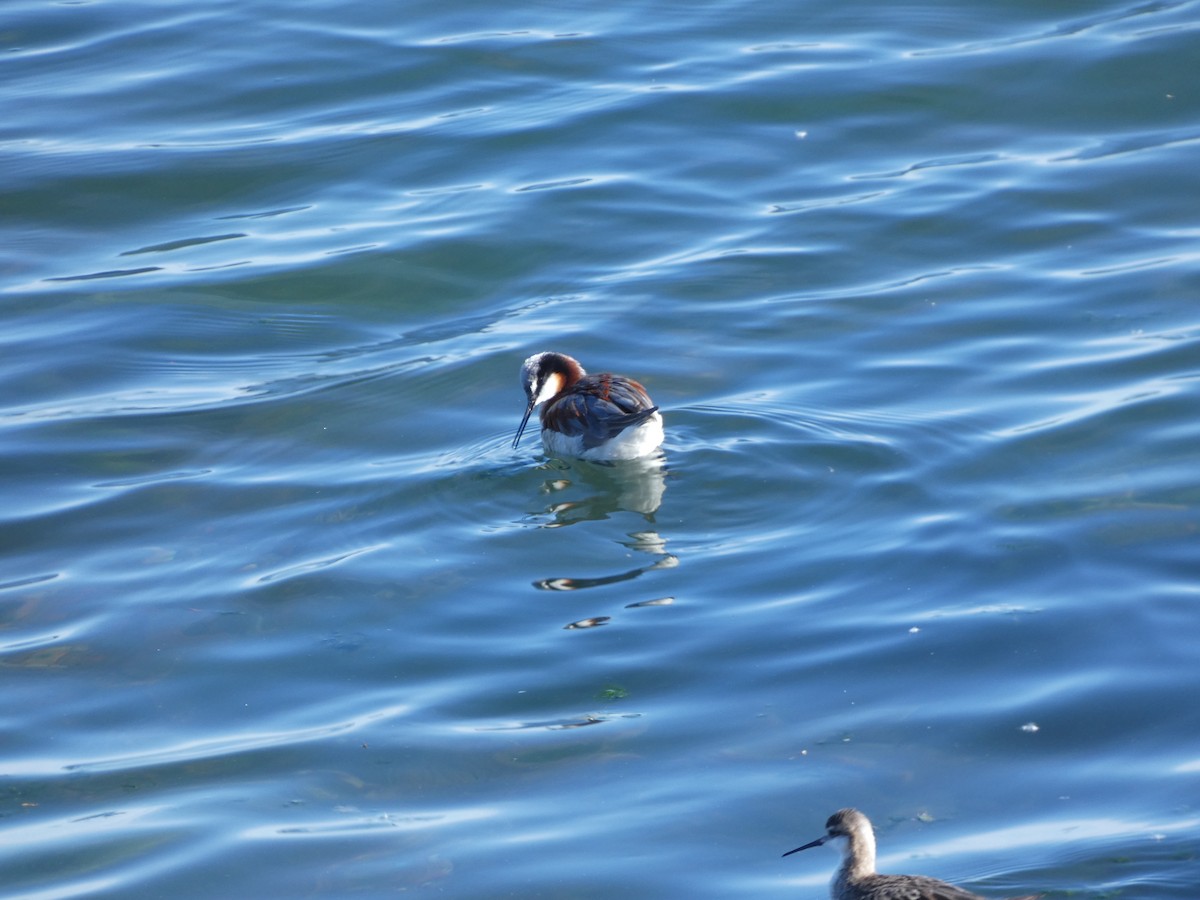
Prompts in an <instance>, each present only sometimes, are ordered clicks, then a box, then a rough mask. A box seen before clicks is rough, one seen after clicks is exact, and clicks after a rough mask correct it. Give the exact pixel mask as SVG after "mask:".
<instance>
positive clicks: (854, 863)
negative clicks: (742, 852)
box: [783, 809, 1041, 900]
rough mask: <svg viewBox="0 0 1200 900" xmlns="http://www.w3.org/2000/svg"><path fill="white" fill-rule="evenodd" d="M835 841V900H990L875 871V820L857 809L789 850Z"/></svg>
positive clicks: (1034, 899) (932, 881)
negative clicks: (838, 859) (837, 856)
mask: <svg viewBox="0 0 1200 900" xmlns="http://www.w3.org/2000/svg"><path fill="white" fill-rule="evenodd" d="M826 841H835V842H836V843H837V846H838V849H839V850H841V851H842V865H841V868H839V869H838V870H837V874H836V875H834V876H833V883H832V884H831V885H830V889H829V892H830V896H831V897H832V898H833V900H986V898H984V897H981V896H980V895H979V894H972V893H971V892H970V891H966V890H963V889H962V888H960V887H955V886H954V885H952V884H948V883H947V882H945V881H939V880H938V879H936V878H927V877H926V876H924V875H880V874H878V873H876V871H875V831H874V829H872V828H871V820H870V819H868V818H867V817H866V816H864V815H863V814H862V813H860V812H859V811H858V810H857V809H839V810H838V811H837V812H835V813H834V814H833V815H832V816H830V817H829V821H827V822H826V823H825V835H824V836H823V837H819V838H817V839H816V840H815V841H809V842H808V843H807V844H805V845H804V846H803V847H797V848H796V849H795V850H789V851H788V852H787V853H785V854H783V855H784V856H791V855H792V854H793V853H799V852H800V851H801V850H807V849H808V848H809V847H819V846H821V845H822V844H824V843H825V842H826ZM1039 897H1041V894H1026V895H1024V896H1021V897H1013V898H1011V900H1038V898H1039Z"/></svg>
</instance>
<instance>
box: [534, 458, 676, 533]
mask: <svg viewBox="0 0 1200 900" xmlns="http://www.w3.org/2000/svg"><path fill="white" fill-rule="evenodd" d="M545 467H546V468H547V470H549V471H550V473H551V474H552V475H553V476H555V477H552V478H549V479H547V480H546V481H545V482H544V484H543V485H542V489H543V490H544V491H546V493H548V494H563V495H565V496H564V497H563V499H561V500H560V501H559V502H557V503H554V504H552V505H551V506H550V509H549V512H550V513H551V514H552V515H553V516H554V518H553V520H552V521H550V522H547V523H545V525H544V526H543V527H545V528H562V527H563V526H565V525H574V524H575V523H576V522H587V521H596V520H598V519H607V518H608V517H609V516H611V515H612V514H613V513H615V512H621V511H626V512H633V513H638V514H640V515H643V516H645V517H646V518H647V519H648V520H650V521H653V517H654V514H655V513H656V512H658V508H659V506H661V505H662V498H663V493H664V492H665V491H666V489H667V470H666V465H665V463H664V460H663V458H662V457H661V456H657V457H651V458H649V459H631V460H622V461H621V462H613V463H594V462H586V461H584V460H562V459H551V460H547V461H546V463H545ZM572 495H574V496H572Z"/></svg>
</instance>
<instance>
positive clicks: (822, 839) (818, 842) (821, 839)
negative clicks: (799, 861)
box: [783, 838, 825, 856]
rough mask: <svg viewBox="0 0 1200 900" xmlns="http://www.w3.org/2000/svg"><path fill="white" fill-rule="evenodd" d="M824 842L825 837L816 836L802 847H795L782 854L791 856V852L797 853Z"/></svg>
mask: <svg viewBox="0 0 1200 900" xmlns="http://www.w3.org/2000/svg"><path fill="white" fill-rule="evenodd" d="M824 843H825V838H817V839H816V840H815V841H809V842H808V843H807V844H805V845H804V846H803V847H797V848H796V849H795V850H789V851H788V852H787V853H785V854H783V855H784V856H791V855H792V854H793V853H799V852H800V851H801V850H807V849H808V848H809V847H820V846H821V845H822V844H824Z"/></svg>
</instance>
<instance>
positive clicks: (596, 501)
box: [533, 457, 679, 631]
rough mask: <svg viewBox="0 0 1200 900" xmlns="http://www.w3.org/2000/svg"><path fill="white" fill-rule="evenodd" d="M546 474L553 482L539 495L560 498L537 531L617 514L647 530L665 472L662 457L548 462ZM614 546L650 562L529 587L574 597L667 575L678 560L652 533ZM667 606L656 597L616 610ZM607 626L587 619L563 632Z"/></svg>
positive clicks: (645, 532) (668, 599)
mask: <svg viewBox="0 0 1200 900" xmlns="http://www.w3.org/2000/svg"><path fill="white" fill-rule="evenodd" d="M546 468H547V469H550V470H551V471H552V472H553V473H554V475H555V476H556V477H554V478H552V479H549V480H547V481H546V482H545V483H544V485H543V490H545V491H546V492H547V493H557V494H560V495H562V496H563V498H564V499H562V500H561V501H560V502H558V503H555V504H553V505H552V506H551V507H550V508H549V509H548V512H549V513H550V514H551V515H552V516H553V517H554V518H553V520H552V521H550V522H547V523H545V525H544V526H543V527H546V528H560V527H562V526H564V525H573V524H576V523H579V522H584V521H594V520H599V519H607V518H610V517H611V516H613V515H614V514H616V513H619V512H633V513H637V514H638V515H641V516H642V517H643V518H645V519H646V521H647V522H648V523H650V524H653V522H654V513H655V512H657V510H658V508H659V505H660V504H661V503H662V497H663V493H664V491H665V490H666V468H665V466H664V465H663V459H662V457H659V458H656V459H650V460H633V461H624V462H620V463H615V464H611V463H610V464H597V463H589V462H582V461H574V460H573V461H566V460H549V461H548V462H547V463H546ZM619 543H620V544H621V545H622V546H624V547H627V548H629V549H630V550H632V551H634V552H636V553H640V554H645V555H646V556H649V557H653V559H652V560H651V561H648V562H647V563H646V564H645V565H641V566H636V567H635V568H632V569H625V570H623V571H620V572H612V573H608V574H591V575H586V576H564V575H558V576H555V577H552V578H541V579H538V580H537V581H535V582H533V586H534V587H535V588H537V589H538V590H543V591H579V590H583V589H585V588H596V587H604V586H606V585H612V584H620V583H621V582H624V581H632V580H633V579H635V578H637V577H639V576H641V575H644V574H646V573H647V572H651V571H654V570H655V569H670V568H674V567H675V566H677V565H678V564H679V560H678V558H677V557H676V556H675V555H674V554H672V553H668V552H667V547H666V543H667V542H666V540H665V539H664V538H663V537H662V535H660V534H659V533H658V532H657V531H655V530H653V529H652V528H651V529H645V530H640V531H634V532H630V533H628V535H627V539H626V540H622V541H619ZM625 599H628V598H625ZM672 602H673V598H671V597H660V598H657V599H654V600H641V601H638V602H626V603H623V604H622V605H623V606H624V607H625V608H628V609H632V608H636V607H640V606H666V605H669V604H670V603H672ZM610 621H611V617H609V616H592V617H589V618H586V619H579V620H577V621H574V622H569V623H568V624H567V625H565V626H564V627H565V628H567V629H568V630H572V631H573V630H577V629H581V628H595V627H597V626H601V625H607V624H608V623H609V622H610Z"/></svg>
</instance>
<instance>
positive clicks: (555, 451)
mask: <svg viewBox="0 0 1200 900" xmlns="http://www.w3.org/2000/svg"><path fill="white" fill-rule="evenodd" d="M521 386H522V387H523V388H524V389H525V396H526V397H527V398H528V399H529V404H528V405H527V406H526V407H525V417H524V418H522V419H521V427H520V428H518V429H517V436H516V437H515V438H513V443H512V445H513V447H514V448H515V447H516V446H517V442H518V441H520V440H521V435H522V434H524V432H525V425H526V424H527V423H528V422H529V416H530V415H531V414H532V413H533V409H534V407H535V406H537V405H538V404H539V403H545V406H543V407H542V413H541V418H542V443H543V444H545V446H546V452H547V453H549V454H550V455H551V456H574V457H578V458H579V459H592V460H602V459H638V458H640V457H643V456H649V455H650V454H651V453H653V452H654V451H655V450H657V449H658V446H659V444H661V443H662V440H663V426H662V416H660V415H659V413H658V407H657V406H655V405H654V404H653V403H652V402H651V400H650V397H649V395H648V394H647V393H646V389H645V388H644V387H642V386H641V385H640V384H638V383H637V382H636V381H634V380H633V379H632V378H626V377H624V376H623V375H610V374H608V373H603V374H600V375H588V374H587V373H586V372H584V370H583V366H581V365H580V364H579V363H578V362H577V361H576V360H574V359H572V358H571V357H569V356H567V355H566V354H565V353H535V354H533V356H531V357H529V359H527V360H525V362H524V363H523V364H522V365H521Z"/></svg>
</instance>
